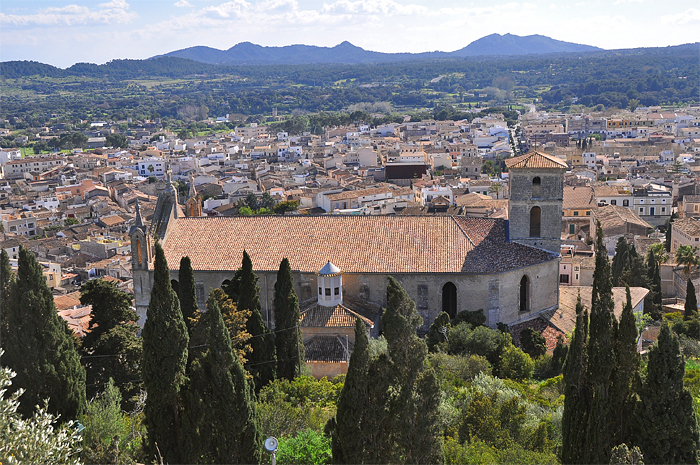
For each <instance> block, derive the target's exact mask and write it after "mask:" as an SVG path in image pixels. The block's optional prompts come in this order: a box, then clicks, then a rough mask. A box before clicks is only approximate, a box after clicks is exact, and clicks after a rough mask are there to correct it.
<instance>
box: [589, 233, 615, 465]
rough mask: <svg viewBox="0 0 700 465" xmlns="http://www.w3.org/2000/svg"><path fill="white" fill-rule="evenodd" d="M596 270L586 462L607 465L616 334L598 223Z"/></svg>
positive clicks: (610, 288) (591, 330) (591, 322)
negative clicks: (604, 464) (605, 464)
mask: <svg viewBox="0 0 700 465" xmlns="http://www.w3.org/2000/svg"><path fill="white" fill-rule="evenodd" d="M595 254H596V255H595V271H594V273H593V289H592V295H591V316H590V326H589V338H588V373H587V380H588V383H589V386H590V395H591V405H590V411H589V417H588V424H587V428H586V445H587V446H586V450H585V454H584V456H583V459H584V462H588V463H608V461H609V460H610V451H611V450H612V448H613V444H612V436H611V433H612V429H611V426H612V424H611V418H610V408H611V402H610V390H611V379H612V378H611V376H612V372H613V369H614V366H615V353H614V344H615V332H616V327H617V321H616V320H615V315H614V313H613V309H614V302H613V298H612V287H613V286H612V277H611V271H610V262H609V260H608V255H607V250H606V248H605V245H604V244H603V231H602V227H601V225H600V222H598V225H597V232H596V251H595Z"/></svg>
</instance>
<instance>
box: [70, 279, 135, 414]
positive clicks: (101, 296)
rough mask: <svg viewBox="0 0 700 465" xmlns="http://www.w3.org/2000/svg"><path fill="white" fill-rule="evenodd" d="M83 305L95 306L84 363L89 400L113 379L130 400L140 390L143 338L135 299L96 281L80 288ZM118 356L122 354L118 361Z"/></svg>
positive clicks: (85, 348) (84, 350)
mask: <svg viewBox="0 0 700 465" xmlns="http://www.w3.org/2000/svg"><path fill="white" fill-rule="evenodd" d="M80 303H82V304H83V305H92V313H91V316H92V318H91V319H90V326H89V332H88V333H87V334H86V335H85V337H84V338H83V344H82V351H83V353H84V354H85V355H84V358H83V363H84V365H85V371H86V376H87V396H88V397H89V398H92V397H94V396H95V395H96V394H97V393H99V392H102V391H103V390H104V389H105V386H106V383H107V381H108V380H109V379H112V380H113V381H114V383H115V384H116V385H117V386H118V387H119V389H120V391H121V393H122V395H121V397H125V399H124V400H125V404H124V406H126V405H127V403H128V401H129V399H130V398H131V397H133V396H134V395H136V394H137V393H138V391H139V389H140V384H141V383H140V382H138V381H137V380H138V379H139V377H140V368H139V365H140V362H141V353H142V350H141V349H142V348H141V338H139V337H138V332H139V331H140V328H139V327H138V325H137V324H136V320H137V319H138V317H137V315H136V312H135V311H134V310H133V309H132V308H131V296H130V295H129V294H127V293H125V292H123V291H120V290H119V288H117V286H116V285H115V284H114V283H112V282H109V281H105V280H103V279H93V280H91V281H88V282H87V283H85V284H83V285H82V286H81V288H80ZM114 354H122V355H121V356H120V357H114Z"/></svg>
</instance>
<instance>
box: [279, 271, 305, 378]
mask: <svg viewBox="0 0 700 465" xmlns="http://www.w3.org/2000/svg"><path fill="white" fill-rule="evenodd" d="M274 304H275V345H276V348H277V377H279V378H285V379H288V380H290V381H291V380H293V379H294V376H295V375H298V374H299V369H300V368H301V364H302V363H304V344H303V343H302V341H303V338H302V334H301V326H300V320H301V315H300V313H299V299H297V294H296V292H294V277H293V276H292V268H291V266H290V265H289V260H287V259H286V258H284V259H282V262H281V263H280V268H279V271H278V272H277V281H276V282H275V298H274Z"/></svg>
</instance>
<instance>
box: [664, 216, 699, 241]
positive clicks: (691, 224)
mask: <svg viewBox="0 0 700 465" xmlns="http://www.w3.org/2000/svg"><path fill="white" fill-rule="evenodd" d="M671 227H672V228H673V229H675V230H677V231H680V232H682V233H683V234H685V235H686V236H688V237H698V236H700V221H698V220H697V219H695V218H679V219H677V220H675V221H674V222H673V223H672V226H671Z"/></svg>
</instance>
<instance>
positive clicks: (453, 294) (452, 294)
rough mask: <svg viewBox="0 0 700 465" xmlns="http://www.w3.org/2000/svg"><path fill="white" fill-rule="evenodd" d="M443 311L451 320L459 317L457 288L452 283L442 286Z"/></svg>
mask: <svg viewBox="0 0 700 465" xmlns="http://www.w3.org/2000/svg"><path fill="white" fill-rule="evenodd" d="M442 311H443V312H445V313H447V314H448V315H450V318H454V317H455V316H457V287H456V286H455V285H454V284H452V283H445V285H444V286H442Z"/></svg>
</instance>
